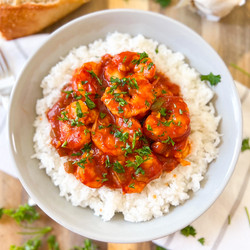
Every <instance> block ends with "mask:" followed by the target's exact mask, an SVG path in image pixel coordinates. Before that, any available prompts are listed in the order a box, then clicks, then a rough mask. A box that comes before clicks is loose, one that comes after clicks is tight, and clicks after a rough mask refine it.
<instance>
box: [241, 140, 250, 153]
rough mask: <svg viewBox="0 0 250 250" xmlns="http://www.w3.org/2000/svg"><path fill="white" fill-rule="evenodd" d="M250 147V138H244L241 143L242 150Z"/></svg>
mask: <svg viewBox="0 0 250 250" xmlns="http://www.w3.org/2000/svg"><path fill="white" fill-rule="evenodd" d="M248 149H250V145H249V138H245V139H243V140H242V144H241V152H243V151H245V150H248Z"/></svg>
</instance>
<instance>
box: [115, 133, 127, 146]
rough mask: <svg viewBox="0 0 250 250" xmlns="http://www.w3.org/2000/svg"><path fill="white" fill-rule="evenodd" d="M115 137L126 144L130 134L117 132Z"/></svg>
mask: <svg viewBox="0 0 250 250" xmlns="http://www.w3.org/2000/svg"><path fill="white" fill-rule="evenodd" d="M114 136H115V137H116V138H119V140H120V141H122V142H124V143H125V142H126V141H127V140H128V137H129V133H128V132H125V133H122V132H121V131H119V130H116V131H115V133H114Z"/></svg>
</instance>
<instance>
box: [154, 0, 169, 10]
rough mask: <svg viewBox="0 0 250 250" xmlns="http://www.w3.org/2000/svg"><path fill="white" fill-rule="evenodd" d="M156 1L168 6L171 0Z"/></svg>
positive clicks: (162, 5)
mask: <svg viewBox="0 0 250 250" xmlns="http://www.w3.org/2000/svg"><path fill="white" fill-rule="evenodd" d="M155 2H156V3H158V4H160V5H161V7H162V8H164V7H167V6H168V5H169V4H170V3H171V0H155Z"/></svg>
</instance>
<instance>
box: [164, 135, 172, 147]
mask: <svg viewBox="0 0 250 250" xmlns="http://www.w3.org/2000/svg"><path fill="white" fill-rule="evenodd" d="M162 143H167V144H172V146H174V144H175V142H174V141H173V140H172V138H171V137H170V136H169V137H168V138H167V140H165V141H162Z"/></svg>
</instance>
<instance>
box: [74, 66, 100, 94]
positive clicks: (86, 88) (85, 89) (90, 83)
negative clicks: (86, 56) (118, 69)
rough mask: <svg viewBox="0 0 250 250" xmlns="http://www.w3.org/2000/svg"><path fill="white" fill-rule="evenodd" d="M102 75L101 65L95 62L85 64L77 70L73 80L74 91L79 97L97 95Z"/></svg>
mask: <svg viewBox="0 0 250 250" xmlns="http://www.w3.org/2000/svg"><path fill="white" fill-rule="evenodd" d="M99 74H100V64H97V63H95V62H88V63H84V64H83V65H82V66H81V67H80V68H77V69H76V70H75V73H74V75H73V77H72V79H71V83H72V89H73V90H74V91H75V92H76V94H77V95H78V96H80V95H81V96H83V97H84V96H85V93H90V94H92V95H95V94H96V93H97V89H98V87H97V86H98V84H99V82H98V81H99V80H100V79H99V78H98V75H99Z"/></svg>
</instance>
